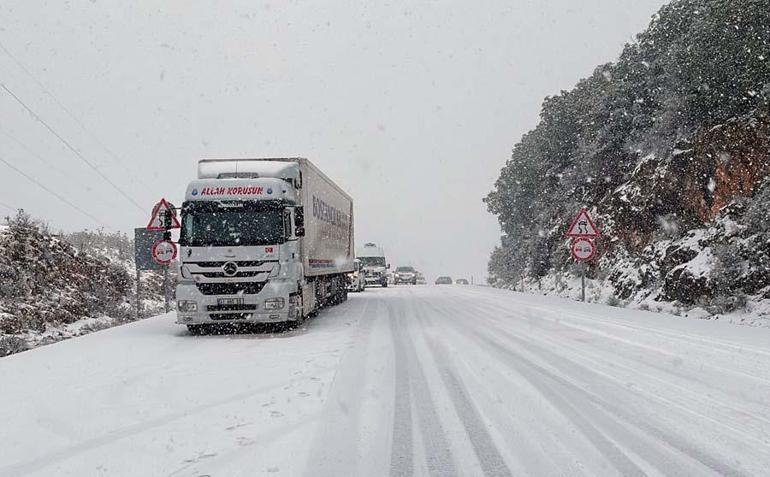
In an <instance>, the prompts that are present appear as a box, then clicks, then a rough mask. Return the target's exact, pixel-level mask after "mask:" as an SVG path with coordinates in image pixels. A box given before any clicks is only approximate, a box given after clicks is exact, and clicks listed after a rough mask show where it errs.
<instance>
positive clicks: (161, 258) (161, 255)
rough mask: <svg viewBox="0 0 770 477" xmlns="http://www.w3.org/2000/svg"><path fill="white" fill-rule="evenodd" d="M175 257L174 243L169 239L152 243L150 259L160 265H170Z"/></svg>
mask: <svg viewBox="0 0 770 477" xmlns="http://www.w3.org/2000/svg"><path fill="white" fill-rule="evenodd" d="M175 258H176V244H175V243H174V242H172V241H170V240H158V241H157V242H155V243H154V244H152V259H153V260H155V263H159V264H161V265H170V264H171V262H173V261H174V259H175Z"/></svg>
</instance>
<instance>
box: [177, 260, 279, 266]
mask: <svg viewBox="0 0 770 477" xmlns="http://www.w3.org/2000/svg"><path fill="white" fill-rule="evenodd" d="M269 261H270V260H268V261H264V262H260V261H235V264H236V265H238V268H243V267H261V266H262V265H264V264H266V263H268V262H269ZM185 263H189V264H190V265H198V266H199V267H201V268H222V267H224V266H225V263H228V262H185Z"/></svg>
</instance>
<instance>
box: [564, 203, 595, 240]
mask: <svg viewBox="0 0 770 477" xmlns="http://www.w3.org/2000/svg"><path fill="white" fill-rule="evenodd" d="M599 235H601V234H600V233H599V228H598V227H597V226H596V224H594V221H593V220H591V216H590V215H588V211H587V210H586V209H580V212H579V213H578V215H577V217H575V220H573V221H572V225H570V226H569V230H567V237H590V238H594V237H598V236H599Z"/></svg>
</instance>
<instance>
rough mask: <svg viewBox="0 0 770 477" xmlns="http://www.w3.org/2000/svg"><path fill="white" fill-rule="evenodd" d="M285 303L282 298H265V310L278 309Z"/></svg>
mask: <svg viewBox="0 0 770 477" xmlns="http://www.w3.org/2000/svg"><path fill="white" fill-rule="evenodd" d="M285 305H286V302H285V301H284V299H283V298H268V299H267V300H265V310H280V309H281V308H283V307H284V306H285Z"/></svg>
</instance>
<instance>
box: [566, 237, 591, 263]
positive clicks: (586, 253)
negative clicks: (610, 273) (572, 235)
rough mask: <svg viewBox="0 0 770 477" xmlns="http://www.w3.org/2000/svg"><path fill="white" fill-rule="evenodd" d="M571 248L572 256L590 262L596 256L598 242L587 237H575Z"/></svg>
mask: <svg viewBox="0 0 770 477" xmlns="http://www.w3.org/2000/svg"><path fill="white" fill-rule="evenodd" d="M570 250H571V251H572V258H574V259H575V260H576V261H578V262H588V261H591V260H592V259H593V258H594V257H595V256H596V244H595V243H594V242H593V241H591V240H588V239H586V238H578V239H574V240H573V241H572V246H571V247H570Z"/></svg>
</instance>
